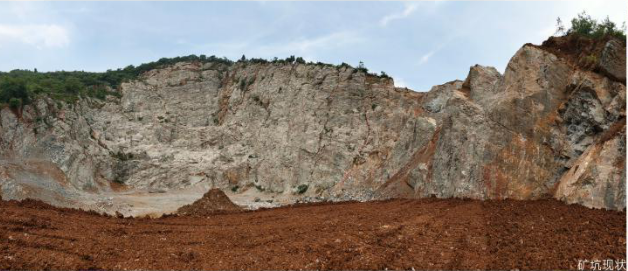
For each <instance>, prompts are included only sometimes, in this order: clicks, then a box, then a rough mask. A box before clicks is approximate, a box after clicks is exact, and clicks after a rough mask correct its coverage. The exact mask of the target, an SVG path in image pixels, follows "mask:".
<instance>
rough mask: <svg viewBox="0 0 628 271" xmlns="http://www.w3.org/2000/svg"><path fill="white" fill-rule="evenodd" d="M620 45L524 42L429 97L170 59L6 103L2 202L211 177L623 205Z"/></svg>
mask: <svg viewBox="0 0 628 271" xmlns="http://www.w3.org/2000/svg"><path fill="white" fill-rule="evenodd" d="M560 42H564V41H563V40H560ZM560 42H558V43H560ZM567 42H568V41H567ZM617 43H618V42H617V41H615V40H609V41H604V44H602V45H596V46H597V47H595V46H593V47H595V48H599V50H597V51H595V50H594V51H592V53H597V54H598V55H599V56H600V57H599V58H596V63H593V64H590V65H589V64H587V65H589V66H586V67H585V66H583V65H581V63H579V62H578V60H579V58H577V57H575V58H574V57H572V56H573V54H570V53H569V52H566V50H561V48H562V49H564V48H563V47H561V46H564V44H562V43H561V46H558V45H556V44H557V42H556V41H554V43H552V42H551V40H550V41H548V42H547V43H546V44H544V45H543V46H534V45H525V46H523V47H522V48H521V49H520V50H519V51H518V52H517V53H516V54H515V56H514V57H513V58H512V59H511V61H510V63H509V64H508V67H507V69H506V72H505V73H504V74H503V75H502V74H500V73H499V72H498V71H497V70H495V69H494V68H491V67H482V66H474V67H471V69H470V71H469V75H468V77H467V78H466V80H465V81H452V82H449V83H446V84H444V85H440V86H435V87H434V88H433V89H432V90H430V91H429V92H427V93H417V92H413V91H410V90H407V89H400V88H395V87H394V85H393V82H392V80H391V79H387V78H379V77H374V76H371V75H367V74H365V73H363V72H359V71H357V70H355V69H353V68H348V67H341V68H337V67H330V66H323V65H313V64H296V63H295V64H272V63H269V64H254V63H242V62H239V63H236V64H234V65H231V66H226V65H224V64H219V63H207V64H200V63H178V64H176V65H173V66H170V67H166V68H162V69H158V70H152V71H150V72H148V73H146V74H144V75H142V77H141V78H140V79H138V80H136V81H133V82H129V83H124V84H123V85H122V87H121V90H120V91H121V94H122V97H121V98H113V97H110V98H108V99H107V100H106V101H100V100H92V99H83V100H80V101H79V102H78V103H76V104H64V103H57V102H53V101H52V100H50V99H47V98H41V99H38V100H37V101H36V102H35V103H34V104H33V105H30V106H25V107H24V108H23V110H21V111H20V112H18V111H12V110H11V109H9V108H4V109H2V110H1V111H0V118H1V126H0V151H1V152H2V155H1V156H0V184H1V186H0V187H1V189H2V196H3V198H5V199H8V198H17V199H21V198H26V197H30V198H39V199H43V200H44V201H47V202H51V203H53V204H57V205H63V206H68V205H69V206H80V207H84V208H91V209H99V210H105V211H112V210H114V209H116V208H118V207H119V206H116V205H115V203H114V202H112V201H111V197H109V196H110V195H115V194H120V193H131V192H132V191H152V192H164V193H169V192H170V191H175V190H177V189H181V188H186V187H203V188H204V189H207V188H208V187H218V188H223V189H231V190H233V191H236V193H245V192H246V191H248V190H257V191H259V192H263V193H269V194H277V195H279V194H281V195H294V196H295V197H322V198H326V199H332V200H342V199H358V200H368V199H381V198H388V197H426V196H431V195H435V196H437V197H470V198H478V199H486V198H515V199H534V198H542V197H556V198H558V199H561V200H564V201H566V202H570V203H579V204H583V205H586V206H590V207H597V208H610V209H622V208H625V200H624V198H625V196H624V195H625V179H626V177H625V176H626V175H625V155H626V150H625V99H626V97H625V96H626V87H625V54H626V52H625V46H624V45H622V44H621V43H619V45H618V44H617ZM571 46H577V44H576V45H574V44H571ZM622 57H623V58H622ZM598 59H599V60H598ZM622 75H623V77H622ZM305 187H307V189H304V188H305ZM173 193H174V192H173ZM191 201H192V200H191ZM191 201H190V202H191Z"/></svg>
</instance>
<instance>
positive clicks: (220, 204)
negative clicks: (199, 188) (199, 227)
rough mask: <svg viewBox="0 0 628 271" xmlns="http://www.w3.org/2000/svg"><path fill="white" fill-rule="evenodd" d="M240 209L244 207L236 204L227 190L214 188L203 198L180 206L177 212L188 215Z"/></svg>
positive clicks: (237, 210) (229, 211) (211, 213)
mask: <svg viewBox="0 0 628 271" xmlns="http://www.w3.org/2000/svg"><path fill="white" fill-rule="evenodd" d="M239 211H242V208H241V207H240V206H238V205H235V204H234V203H233V202H232V201H231V200H230V199H229V197H227V195H225V192H222V190H220V189H217V188H214V189H211V190H209V191H208V192H207V193H205V195H203V197H202V198H201V199H199V200H197V201H195V202H194V203H192V204H189V205H185V206H183V207H181V208H179V209H178V210H177V214H179V215H187V216H207V215H213V214H219V213H232V212H239Z"/></svg>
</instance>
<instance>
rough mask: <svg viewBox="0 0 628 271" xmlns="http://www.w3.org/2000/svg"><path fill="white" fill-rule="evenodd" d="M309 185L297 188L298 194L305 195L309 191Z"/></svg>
mask: <svg viewBox="0 0 628 271" xmlns="http://www.w3.org/2000/svg"><path fill="white" fill-rule="evenodd" d="M307 188H308V185H307V184H302V185H299V186H297V193H299V194H303V193H305V192H306V191H307Z"/></svg>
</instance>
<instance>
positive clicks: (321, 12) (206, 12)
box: [0, 0, 628, 91]
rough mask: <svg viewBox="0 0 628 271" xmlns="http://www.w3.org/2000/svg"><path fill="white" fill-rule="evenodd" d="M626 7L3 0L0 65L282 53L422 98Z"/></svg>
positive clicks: (621, 15)
mask: <svg viewBox="0 0 628 271" xmlns="http://www.w3.org/2000/svg"><path fill="white" fill-rule="evenodd" d="M627 8H628V6H627V3H626V1H591V0H587V1H557V2H549V1H537V2H516V1H514V2H513V1H510V2H487V1H479V2H451V1H422V2H273V1H256V2H0V70H2V71H9V70H13V69H33V68H37V69H38V70H40V71H52V70H85V71H104V70H107V69H115V68H120V67H125V66H127V65H129V64H133V65H138V64H141V63H145V62H150V61H155V60H158V59H159V58H161V57H173V56H182V55H189V54H197V55H200V54H205V55H208V56H209V55H216V56H226V57H228V58H230V59H238V58H240V57H241V56H242V54H245V55H246V56H247V57H249V58H251V57H261V58H268V59H270V58H272V57H275V56H277V57H280V58H285V57H287V56H290V55H296V56H302V57H304V58H305V59H306V60H312V61H321V62H327V63H334V64H339V63H342V62H346V63H349V64H352V65H354V66H355V65H357V64H358V63H359V62H360V61H363V62H364V63H365V64H366V66H367V67H368V68H369V70H371V71H377V72H379V71H382V70H383V71H386V73H388V74H389V75H391V76H392V77H393V78H394V79H395V84H396V85H398V86H407V87H409V88H411V89H414V90H417V91H427V90H429V89H430V88H431V87H432V86H433V85H437V84H442V83H445V82H447V81H451V80H454V79H464V78H465V77H466V75H467V73H468V71H469V67H470V66H472V65H474V64H481V65H488V66H494V67H496V68H497V69H498V70H499V71H500V72H503V71H504V69H505V66H506V64H507V62H508V60H509V59H510V58H511V57H512V55H513V54H514V53H515V52H516V51H517V50H518V49H519V48H520V47H521V46H522V45H523V44H525V43H528V42H531V43H535V44H539V43H541V42H542V41H543V40H545V39H546V38H547V37H548V36H549V35H552V34H553V32H554V30H555V24H556V18H557V17H559V16H560V17H561V18H562V19H563V21H564V22H565V24H566V25H567V26H569V20H570V19H571V18H573V17H574V16H575V15H576V14H577V13H579V12H581V11H582V10H586V11H587V12H588V13H589V14H591V15H592V16H593V17H594V18H598V19H601V18H603V17H605V16H607V15H608V16H610V18H611V20H613V21H615V22H617V23H619V24H621V23H622V22H624V21H626V11H628V9H627Z"/></svg>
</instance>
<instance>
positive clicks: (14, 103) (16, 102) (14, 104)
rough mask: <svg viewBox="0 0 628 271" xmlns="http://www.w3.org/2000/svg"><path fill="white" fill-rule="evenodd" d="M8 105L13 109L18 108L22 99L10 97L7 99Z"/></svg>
mask: <svg viewBox="0 0 628 271" xmlns="http://www.w3.org/2000/svg"><path fill="white" fill-rule="evenodd" d="M9 106H10V107H11V108H13V109H17V108H20V106H22V99H20V98H11V99H10V100H9Z"/></svg>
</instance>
